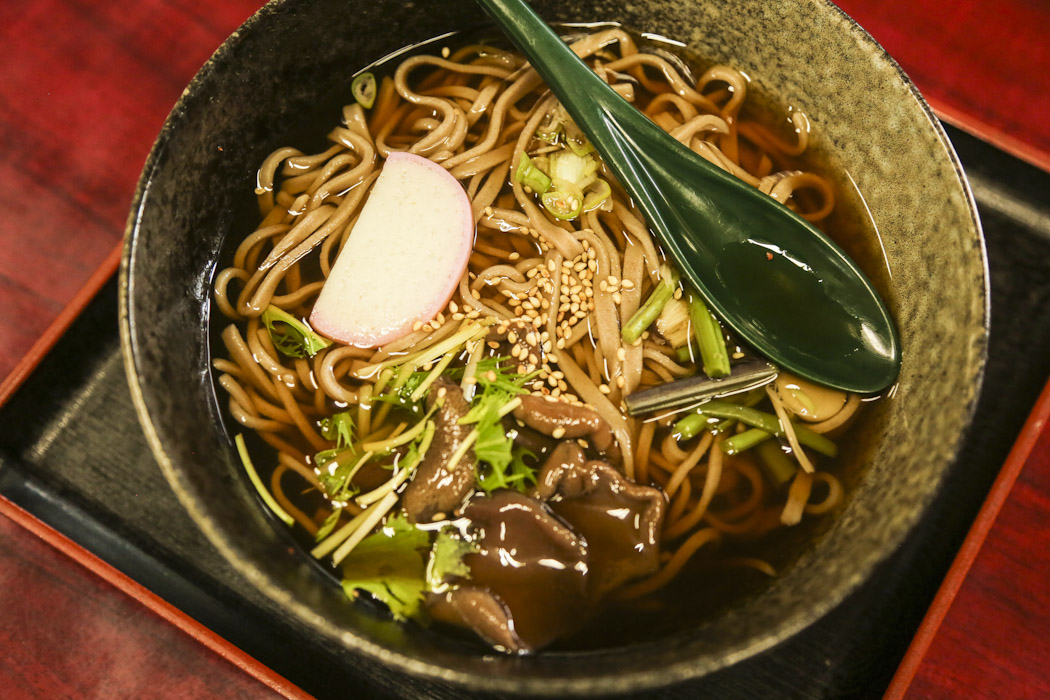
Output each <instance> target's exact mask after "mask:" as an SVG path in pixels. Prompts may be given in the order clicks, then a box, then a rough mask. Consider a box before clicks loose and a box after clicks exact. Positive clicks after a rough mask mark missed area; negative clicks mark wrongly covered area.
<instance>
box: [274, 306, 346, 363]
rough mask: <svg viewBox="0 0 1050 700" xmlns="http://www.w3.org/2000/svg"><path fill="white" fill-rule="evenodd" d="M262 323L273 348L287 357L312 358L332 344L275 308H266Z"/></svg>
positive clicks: (286, 313)
mask: <svg viewBox="0 0 1050 700" xmlns="http://www.w3.org/2000/svg"><path fill="white" fill-rule="evenodd" d="M262 322H263V324H265V326H266V329H267V330H268V331H270V339H271V340H272V341H273V344H274V347H276V348H277V349H278V350H280V351H281V352H282V353H283V354H284V355H287V356H288V357H313V356H314V355H316V354H317V353H318V352H320V351H321V350H323V349H325V348H326V347H328V346H329V345H331V344H332V342H331V341H330V340H327V339H325V338H322V337H321V336H319V335H318V334H317V333H315V332H314V329H313V328H310V325H309V324H308V323H306V322H305V321H301V320H299V319H297V318H296V317H294V316H292V315H291V314H289V313H288V312H287V311H284V310H283V309H279V308H277V307H276V306H267V307H266V310H265V311H263V312H262Z"/></svg>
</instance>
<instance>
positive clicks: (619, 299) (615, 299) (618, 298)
mask: <svg viewBox="0 0 1050 700" xmlns="http://www.w3.org/2000/svg"><path fill="white" fill-rule="evenodd" d="M612 298H613V303H614V304H619V303H620V302H622V301H623V297H622V296H621V295H620V293H619V292H613V295H612Z"/></svg>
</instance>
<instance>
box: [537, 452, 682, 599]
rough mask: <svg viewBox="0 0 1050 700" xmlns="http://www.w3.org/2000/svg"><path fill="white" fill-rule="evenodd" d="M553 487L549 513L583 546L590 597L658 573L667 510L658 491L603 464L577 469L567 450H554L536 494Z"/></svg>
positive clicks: (589, 463) (581, 466)
mask: <svg viewBox="0 0 1050 700" xmlns="http://www.w3.org/2000/svg"><path fill="white" fill-rule="evenodd" d="M555 456H559V457H560V459H558V460H555V459H554V457H555ZM552 486H553V488H554V493H553V494H552V495H551V497H550V500H549V501H548V505H549V506H550V508H551V510H553V511H554V512H555V513H556V514H557V515H558V517H560V518H561V519H562V520H564V521H565V522H567V523H568V524H569V525H570V526H571V527H572V529H573V530H574V531H575V532H576V533H578V534H579V535H581V536H583V538H584V540H586V542H587V551H588V560H587V562H588V564H589V566H590V570H591V576H590V582H589V585H590V591H591V594H592V595H593V596H595V597H600V596H602V595H604V594H605V593H607V592H609V591H611V590H614V589H616V588H618V587H619V586H621V585H623V584H624V583H626V582H628V581H630V580H632V579H636V578H640V577H643V576H648V575H650V574H653V573H655V572H656V571H657V569H658V568H659V566H660V528H661V527H662V525H663V517H664V511H665V506H666V501H665V499H664V494H663V492H662V491H660V490H659V489H656V488H652V487H650V486H642V485H641V484H636V483H634V482H633V481H630V480H629V479H627V478H626V477H624V476H623V475H622V474H621V473H620V472H619V471H617V470H616V469H615V468H613V467H612V466H611V465H609V464H608V463H606V462H602V461H598V460H591V461H588V462H586V463H584V464H582V465H581V464H579V463H578V461H576V460H574V459H572V456H570V455H569V451H566V452H564V453H561V454H560V455H559V452H558V450H555V451H554V452H553V453H552V455H551V458H549V459H548V460H547V462H546V463H545V464H544V466H543V469H541V471H540V475H539V478H538V486H537V490H541V489H542V490H544V491H549V490H550V488H551V487H552Z"/></svg>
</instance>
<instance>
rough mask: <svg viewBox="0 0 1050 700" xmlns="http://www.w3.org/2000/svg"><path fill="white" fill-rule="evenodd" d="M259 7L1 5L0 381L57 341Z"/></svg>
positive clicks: (57, 1) (71, 1)
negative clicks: (211, 63)
mask: <svg viewBox="0 0 1050 700" xmlns="http://www.w3.org/2000/svg"><path fill="white" fill-rule="evenodd" d="M260 5H261V3H260V2H259V0H224V2H199V1H196V0H193V1H189V2H176V1H175V0H141V1H138V0H106V1H104V2H93V1H91V0H81V1H77V0H31V1H25V2H4V3H0V43H2V45H3V47H4V50H3V52H2V53H0V76H3V78H2V79H0V209H2V210H3V212H4V213H3V216H0V308H2V309H3V313H2V314H0V378H4V377H9V376H10V375H11V374H12V372H13V370H15V368H16V366H17V365H18V364H19V362H20V361H22V360H23V358H26V357H27V355H30V350H31V349H33V350H35V352H33V353H32V357H30V358H29V360H27V361H25V362H24V364H23V365H22V366H21V367H19V372H18V373H17V374H18V376H24V374H25V373H26V369H27V368H28V367H29V366H31V365H32V364H33V363H34V360H35V359H38V358H37V357H36V356H38V355H39V354H40V352H41V351H43V350H46V347H47V345H46V344H44V345H38V346H37V347H35V348H34V344H35V343H38V341H39V339H40V338H41V337H42V336H43V335H44V334H45V331H46V330H47V329H48V327H49V326H50V325H51V324H52V323H53V322H54V321H55V320H56V319H59V316H60V314H61V312H62V310H63V308H64V307H66V305H67V304H68V303H70V301H72V300H74V298H75V297H76V295H77V293H78V291H80V290H81V288H82V287H83V286H84V285H85V284H86V283H87V282H88V281H89V280H90V278H91V275H92V273H94V272H95V271H96V270H97V269H98V268H99V267H100V265H102V264H103V263H106V262H107V256H109V255H110V253H111V252H112V251H113V250H114V248H115V247H116V246H118V245H119V243H120V240H121V237H122V236H123V234H124V222H125V220H126V219H127V216H128V209H129V208H130V205H131V196H132V194H133V192H134V189H135V183H136V182H137V180H138V176H139V172H140V171H141V169H142V164H143V162H144V161H145V160H146V154H147V153H148V152H149V149H150V146H151V145H152V143H153V139H154V138H155V137H156V135H157V132H158V131H160V127H161V125H162V124H163V123H164V118H165V117H166V116H167V114H168V111H169V110H170V109H171V107H172V105H174V103H175V100H176V99H178V97H179V95H180V94H181V93H182V90H183V88H184V87H185V86H186V84H187V83H188V82H189V80H190V79H191V78H192V77H193V74H194V73H196V72H197V69H199V68H200V66H201V64H203V63H204V61H205V60H207V58H208V57H209V56H210V55H211V54H212V52H213V51H214V50H215V49H216V48H217V47H218V46H219V44H220V43H222V41H223V40H225V38H226V37H227V36H228V35H229V34H230V32H232V31H233V30H234V29H235V28H236V27H237V26H238V25H239V24H240V23H241V22H243V21H244V20H245V19H246V18H247V17H248V16H250V15H251V14H252V12H254V11H255V10H256V9H258V7H259V6H260ZM108 264H109V267H110V268H112V269H115V264H116V260H115V259H113V258H109V259H108ZM104 279H105V278H104V277H103V279H102V280H93V282H98V284H101V281H104ZM98 284H95V285H93V286H94V288H96V289H97V286H98ZM91 291H92V292H93V291H94V290H93V289H92V290H91ZM64 320H65V321H66V325H68V321H69V320H71V319H68V318H67V319H64ZM51 335H55V334H54V333H52V334H51ZM13 384H14V382H13V378H12V381H9V382H7V383H6V384H4V385H0V387H2V388H0V400H2V398H3V396H4V394H5V393H7V391H9V390H10V389H13ZM4 389H6V390H7V391H4Z"/></svg>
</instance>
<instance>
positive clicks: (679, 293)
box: [674, 287, 682, 299]
mask: <svg viewBox="0 0 1050 700" xmlns="http://www.w3.org/2000/svg"><path fill="white" fill-rule="evenodd" d="M674 298H675V299H681V298H682V288H681V287H679V288H678V289H676V290H674Z"/></svg>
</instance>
